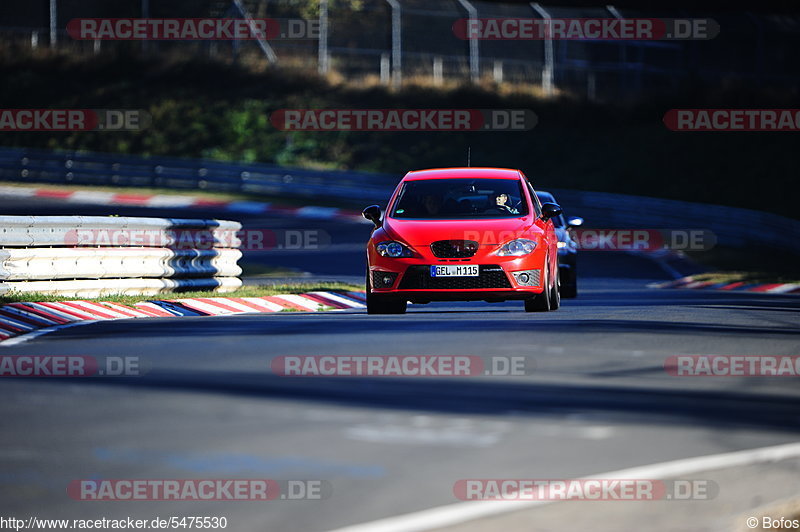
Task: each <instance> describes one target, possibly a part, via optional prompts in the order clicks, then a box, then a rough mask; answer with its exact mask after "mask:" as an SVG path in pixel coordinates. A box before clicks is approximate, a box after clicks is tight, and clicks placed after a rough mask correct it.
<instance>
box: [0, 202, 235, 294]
mask: <svg viewBox="0 0 800 532" xmlns="http://www.w3.org/2000/svg"><path fill="white" fill-rule="evenodd" d="M241 227H242V226H241V224H239V223H238V222H231V221H226V220H188V219H178V218H176V219H171V218H128V217H103V216H0V293H7V292H12V291H17V292H40V293H44V294H58V295H64V296H70V295H73V296H86V297H94V296H101V295H112V294H128V295H146V294H157V293H162V292H168V291H173V290H195V289H197V290H200V289H202V290H206V289H213V290H217V291H231V290H235V289H236V288H238V287H240V286H241V284H242V283H241V280H240V279H239V278H238V277H237V276H238V275H240V274H241V272H242V270H241V268H240V267H239V266H238V265H237V261H238V260H239V259H240V258H241V256H242V253H241V251H240V250H239V249H238V247H239V245H240V244H241V242H240V241H239V239H238V232H239V231H240V230H241Z"/></svg>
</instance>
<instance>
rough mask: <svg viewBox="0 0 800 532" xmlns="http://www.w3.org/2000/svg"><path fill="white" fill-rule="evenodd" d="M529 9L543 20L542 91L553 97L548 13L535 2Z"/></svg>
mask: <svg viewBox="0 0 800 532" xmlns="http://www.w3.org/2000/svg"><path fill="white" fill-rule="evenodd" d="M531 7H532V8H533V9H534V11H536V12H537V13H538V14H539V15H540V16H541V17H542V18H543V19H544V20H545V31H546V33H545V39H544V70H543V71H542V90H543V91H544V93H545V95H547V96H552V95H553V70H554V65H553V63H554V59H553V27H552V24H551V22H550V21H551V20H552V18H553V17H551V16H550V13H548V12H547V11H545V9H544V8H543V7H542V6H541V5H539V4H538V3H536V2H533V3H531Z"/></svg>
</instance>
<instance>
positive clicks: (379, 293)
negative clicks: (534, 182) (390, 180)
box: [363, 168, 561, 314]
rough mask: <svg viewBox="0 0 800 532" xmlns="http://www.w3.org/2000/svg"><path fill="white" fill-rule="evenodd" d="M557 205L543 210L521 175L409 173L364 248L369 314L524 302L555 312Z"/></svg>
mask: <svg viewBox="0 0 800 532" xmlns="http://www.w3.org/2000/svg"><path fill="white" fill-rule="evenodd" d="M560 213H561V207H559V206H558V205H556V204H555V203H545V204H544V205H542V204H540V203H539V200H538V198H537V197H536V193H535V192H534V190H533V187H532V186H531V185H530V183H529V182H528V180H527V178H526V177H525V175H524V174H523V173H522V172H520V171H519V170H510V169H505V168H441V169H435V170H419V171H415V172H409V173H408V174H406V176H405V177H404V178H403V180H402V181H401V182H400V184H399V185H398V186H397V189H396V190H395V191H394V193H393V194H392V197H391V199H390V200H389V206H388V208H387V210H386V215H385V216H384V217H383V219H381V210H380V207H379V206H377V205H372V206H370V207H367V208H366V209H364V212H363V215H364V217H365V218H366V219H368V220H370V221H371V222H373V223H374V224H375V228H374V230H373V232H372V236H371V238H370V240H369V243H368V244H367V279H366V291H367V311H368V312H369V313H370V314H402V313H404V312H405V311H406V305H407V303H408V302H409V301H411V302H412V303H429V302H431V301H489V302H492V301H506V300H523V301H524V302H525V310H526V311H528V312H539V311H548V310H555V309H557V308H558V307H559V305H560V295H559V278H558V252H557V243H558V238H557V237H556V233H555V230H554V227H553V222H552V221H551V218H553V217H555V216H558V215H559V214H560Z"/></svg>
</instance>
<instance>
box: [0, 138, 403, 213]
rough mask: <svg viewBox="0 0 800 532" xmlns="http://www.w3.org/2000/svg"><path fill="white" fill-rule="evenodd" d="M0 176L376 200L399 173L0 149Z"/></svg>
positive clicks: (41, 180)
mask: <svg viewBox="0 0 800 532" xmlns="http://www.w3.org/2000/svg"><path fill="white" fill-rule="evenodd" d="M0 180H8V181H18V182H38V183H58V184H80V185H111V186H121V187H140V188H141V187H155V188H176V189H200V190H209V191H217V192H244V193H253V194H264V195H279V196H288V197H298V198H309V197H314V198H320V197H332V198H337V199H348V200H356V201H375V199H376V198H385V197H387V195H388V193H389V192H391V190H392V188H393V187H394V186H395V185H396V184H397V182H398V181H399V177H396V176H389V175H385V174H368V173H360V172H342V171H315V170H304V169H301V168H288V167H282V166H274V165H268V164H241V163H229V162H224V161H213V160H208V159H181V158H175V157H154V158H147V157H137V156H132V155H117V154H101V153H82V152H66V151H49V150H38V149H27V148H0Z"/></svg>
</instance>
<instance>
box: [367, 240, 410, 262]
mask: <svg viewBox="0 0 800 532" xmlns="http://www.w3.org/2000/svg"><path fill="white" fill-rule="evenodd" d="M375 250H376V251H377V252H378V254H379V255H380V256H382V257H392V258H395V259H396V258H399V257H413V256H414V253H413V252H412V251H411V250H410V249H408V248H407V247H406V246H404V245H403V244H401V243H400V242H395V241H394V240H389V241H386V242H380V243H379V244H377V245H376V246H375Z"/></svg>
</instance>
